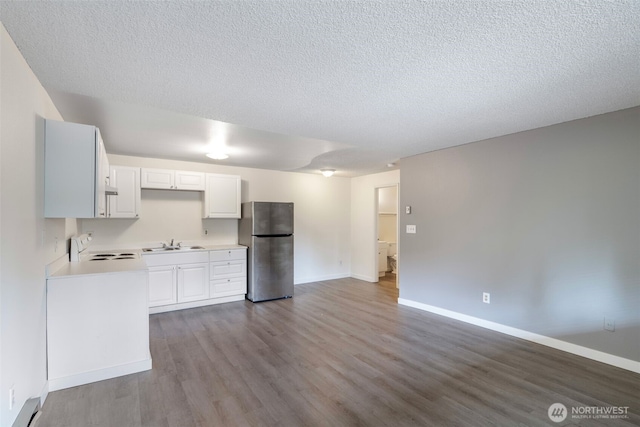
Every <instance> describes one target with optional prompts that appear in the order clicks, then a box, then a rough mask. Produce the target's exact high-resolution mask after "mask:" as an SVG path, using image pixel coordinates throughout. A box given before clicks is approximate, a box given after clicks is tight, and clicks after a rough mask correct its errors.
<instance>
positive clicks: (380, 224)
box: [375, 185, 399, 288]
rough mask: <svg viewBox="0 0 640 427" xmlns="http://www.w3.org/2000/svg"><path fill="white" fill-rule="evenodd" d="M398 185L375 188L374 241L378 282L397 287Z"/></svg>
mask: <svg viewBox="0 0 640 427" xmlns="http://www.w3.org/2000/svg"><path fill="white" fill-rule="evenodd" d="M398 203H399V199H398V185H391V186H386V187H378V188H376V227H375V233H376V241H377V245H378V247H377V251H376V253H377V258H376V267H377V271H378V282H379V283H380V282H385V283H388V282H391V281H392V282H395V286H396V288H397V287H398V240H399V239H398Z"/></svg>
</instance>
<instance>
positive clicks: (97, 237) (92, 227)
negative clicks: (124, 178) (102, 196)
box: [82, 190, 238, 249]
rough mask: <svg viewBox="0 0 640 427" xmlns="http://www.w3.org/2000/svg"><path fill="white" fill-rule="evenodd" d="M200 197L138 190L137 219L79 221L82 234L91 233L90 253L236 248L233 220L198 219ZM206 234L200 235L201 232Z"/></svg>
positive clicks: (177, 192)
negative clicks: (173, 246)
mask: <svg viewBox="0 0 640 427" xmlns="http://www.w3.org/2000/svg"><path fill="white" fill-rule="evenodd" d="M201 199H202V193H201V192H196V191H168V190H142V203H141V206H140V218H139V219H83V220H82V232H83V233H89V232H91V233H92V234H93V237H94V241H93V243H92V245H91V248H92V249H99V248H103V249H106V248H126V247H133V246H145V247H146V246H159V245H160V243H161V242H169V241H170V240H171V239H175V242H176V243H177V242H183V244H196V243H206V244H211V245H216V244H236V243H237V242H238V220H237V219H202V200H201ZM205 229H206V230H207V234H206V235H205V234H204V230H205Z"/></svg>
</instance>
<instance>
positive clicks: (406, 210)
mask: <svg viewBox="0 0 640 427" xmlns="http://www.w3.org/2000/svg"><path fill="white" fill-rule="evenodd" d="M404 213H406V214H410V213H411V206H405V207H404Z"/></svg>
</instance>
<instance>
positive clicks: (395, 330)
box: [39, 276, 640, 427]
mask: <svg viewBox="0 0 640 427" xmlns="http://www.w3.org/2000/svg"><path fill="white" fill-rule="evenodd" d="M397 297H398V291H397V289H396V287H395V279H394V277H393V276H391V277H388V278H383V280H381V281H380V283H379V284H373V283H367V282H362V281H358V280H354V279H337V280H330V281H323V282H317V283H309V284H305V285H298V286H296V290H295V297H294V298H292V299H288V300H278V301H269V302H264V303H258V304H254V303H251V302H250V301H239V302H234V303H228V304H222V305H218V306H211V307H200V308H195V309H191V310H182V311H177V312H171V313H162V314H156V315H152V316H150V348H151V354H152V357H153V370H152V371H148V372H143V373H140V374H134V375H129V376H125V377H120V378H115V379H112V380H108V381H101V382H98V383H93V384H88V385H85V386H80V387H74V388H71V389H67V390H61V391H57V392H53V393H50V395H49V397H48V399H47V401H46V403H45V405H44V408H43V412H42V416H41V418H40V422H39V427H51V426H64V427H69V426H82V427H105V426H118V427H138V426H141V427H150V426H154V427H176V426H185V427H201V426H251V427H257V426H260V427H263V426H286V427H289V426H296V427H297V426H329V425H330V426H394V427H395V426H441V425H455V426H474V427H475V426H485V425H486V426H503V425H505V426H507V425H508V426H549V425H556V424H555V423H552V422H551V420H550V419H549V418H548V416H547V410H548V408H549V406H550V405H551V404H552V403H555V402H560V403H564V404H565V405H566V406H568V407H569V406H574V407H575V406H628V407H629V413H628V418H626V419H619V420H597V419H581V420H569V424H573V425H580V426H597V425H615V426H632V425H640V375H638V374H634V373H631V372H628V371H624V370H622V369H618V368H614V367H611V366H608V365H604V364H601V363H598V362H594V361H592V360H587V359H584V358H581V357H578V356H574V355H571V354H568V353H565V352H562V351H559V350H554V349H551V348H547V347H544V346H541V345H538V344H534V343H531V342H528V341H524V340H520V339H517V338H513V337H510V336H507V335H504V334H500V333H497V332H494V331H489V330H486V329H483V328H480V327H477V326H473V325H469V324H465V323H462V322H459V321H456V320H453V319H448V318H444V317H441V316H437V315H435V314H432V313H426V312H423V311H420V310H416V309H413V308H410V307H404V306H399V305H398V304H397Z"/></svg>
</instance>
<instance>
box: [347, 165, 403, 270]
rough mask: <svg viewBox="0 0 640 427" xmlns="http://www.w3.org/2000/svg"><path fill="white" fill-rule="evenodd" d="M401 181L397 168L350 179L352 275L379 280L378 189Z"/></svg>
mask: <svg viewBox="0 0 640 427" xmlns="http://www.w3.org/2000/svg"><path fill="white" fill-rule="evenodd" d="M399 183H400V171H398V170H393V171H389V172H382V173H377V174H372V175H365V176H360V177H356V178H352V179H351V277H355V278H356V279H361V280H366V281H369V282H377V281H378V271H377V268H376V260H377V256H378V246H377V228H376V222H377V221H376V219H377V218H376V212H377V209H376V208H377V206H376V203H377V197H376V191H377V188H380V187H390V186H394V185H398V184H399Z"/></svg>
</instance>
